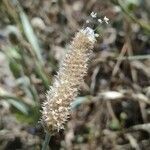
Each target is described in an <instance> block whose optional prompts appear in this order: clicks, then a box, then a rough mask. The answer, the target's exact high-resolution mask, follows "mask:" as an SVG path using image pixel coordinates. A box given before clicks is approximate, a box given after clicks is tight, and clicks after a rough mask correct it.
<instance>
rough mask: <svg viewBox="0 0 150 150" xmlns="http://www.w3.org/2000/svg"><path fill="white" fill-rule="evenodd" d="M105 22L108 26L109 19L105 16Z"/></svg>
mask: <svg viewBox="0 0 150 150" xmlns="http://www.w3.org/2000/svg"><path fill="white" fill-rule="evenodd" d="M104 21H105V22H106V23H107V24H108V21H109V19H108V18H107V17H106V16H105V17H104Z"/></svg>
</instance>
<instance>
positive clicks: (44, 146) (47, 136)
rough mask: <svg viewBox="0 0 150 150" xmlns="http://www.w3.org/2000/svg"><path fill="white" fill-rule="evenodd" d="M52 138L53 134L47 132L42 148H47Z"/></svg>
mask: <svg viewBox="0 0 150 150" xmlns="http://www.w3.org/2000/svg"><path fill="white" fill-rule="evenodd" d="M50 139H51V135H50V134H49V133H47V132H46V135H45V140H44V142H43V145H42V150H47V147H48V144H49V141H50Z"/></svg>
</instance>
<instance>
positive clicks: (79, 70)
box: [42, 27, 96, 133]
mask: <svg viewBox="0 0 150 150" xmlns="http://www.w3.org/2000/svg"><path fill="white" fill-rule="evenodd" d="M95 41H96V39H95V34H94V30H93V29H91V28H90V27H86V28H85V29H82V30H80V31H79V32H78V33H77V34H76V35H75V37H74V39H73V41H72V43H71V46H70V50H68V51H67V53H66V55H65V57H64V59H63V60H62V62H61V63H60V67H59V71H58V73H57V75H56V77H55V79H54V82H53V85H52V86H51V87H50V89H49V90H48V91H47V94H46V100H45V101H44V103H43V106H42V124H43V126H44V128H45V130H46V131H48V132H50V133H54V132H57V131H59V130H61V129H64V126H65V123H66V122H67V120H68V118H69V116H70V111H71V106H70V104H71V102H72V100H73V99H74V98H75V97H76V96H77V94H78V90H79V88H80V86H81V85H82V83H83V81H84V77H85V75H86V73H87V65H88V61H89V59H90V56H91V55H92V49H93V47H94V43H95Z"/></svg>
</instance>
